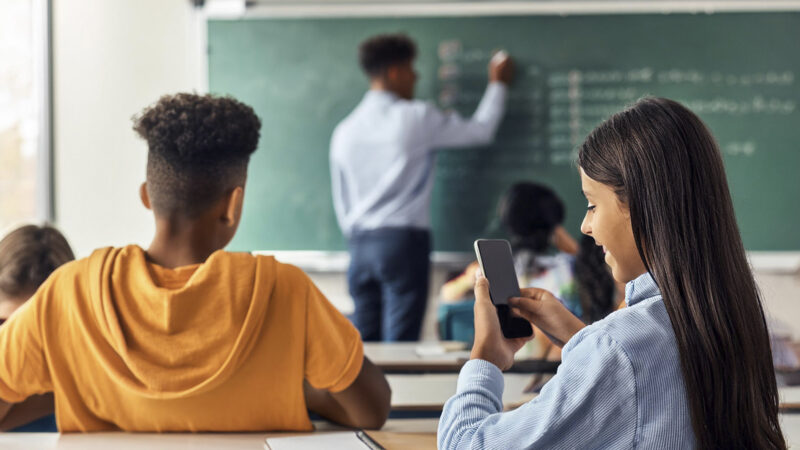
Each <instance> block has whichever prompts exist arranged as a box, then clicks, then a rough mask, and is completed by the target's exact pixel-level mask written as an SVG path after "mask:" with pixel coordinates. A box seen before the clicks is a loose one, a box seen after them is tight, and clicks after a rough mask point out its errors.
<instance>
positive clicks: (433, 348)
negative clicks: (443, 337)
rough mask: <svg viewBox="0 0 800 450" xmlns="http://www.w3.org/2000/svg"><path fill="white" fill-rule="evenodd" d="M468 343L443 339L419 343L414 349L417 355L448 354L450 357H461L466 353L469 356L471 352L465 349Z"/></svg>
mask: <svg viewBox="0 0 800 450" xmlns="http://www.w3.org/2000/svg"><path fill="white" fill-rule="evenodd" d="M465 347H466V344H465V343H463V342H455V341H443V342H434V343H425V344H421V345H418V346H417V347H416V348H415V349H414V353H416V354H417V356H421V357H425V356H448V357H453V358H457V357H461V356H463V354H464V353H466V354H467V357H469V352H468V351H465V350H464V348H465Z"/></svg>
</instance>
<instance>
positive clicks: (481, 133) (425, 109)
mask: <svg viewBox="0 0 800 450" xmlns="http://www.w3.org/2000/svg"><path fill="white" fill-rule="evenodd" d="M506 94H507V88H506V85H505V84H503V83H500V82H493V83H489V85H488V86H487V87H486V91H485V92H484V94H483V97H482V98H481V101H480V103H479V104H478V108H477V109H476V110H475V113H474V114H473V115H472V117H471V118H470V119H464V118H463V117H461V116H460V115H459V114H457V113H455V112H443V111H442V110H440V109H439V108H437V107H436V106H434V105H433V104H431V103H422V102H421V103H419V105H420V106H419V110H418V117H419V120H420V126H421V127H422V128H423V130H425V131H424V132H423V133H422V136H424V138H425V139H426V140H427V142H426V144H427V145H425V147H427V148H435V149H445V148H454V147H468V146H475V145H485V144H489V143H491V142H492V141H493V140H494V135H495V132H496V131H497V127H498V125H500V120H501V119H502V118H503V111H504V110H505V103H506Z"/></svg>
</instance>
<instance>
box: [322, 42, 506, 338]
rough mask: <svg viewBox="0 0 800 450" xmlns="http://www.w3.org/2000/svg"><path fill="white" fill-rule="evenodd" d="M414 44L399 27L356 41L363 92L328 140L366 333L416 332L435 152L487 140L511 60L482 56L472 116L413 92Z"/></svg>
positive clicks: (352, 285)
mask: <svg viewBox="0 0 800 450" xmlns="http://www.w3.org/2000/svg"><path fill="white" fill-rule="evenodd" d="M415 57H416V45H415V44H414V42H413V41H412V40H411V39H409V38H408V37H407V36H405V35H402V34H394V35H380V36H375V37H372V38H370V39H367V40H366V41H364V42H363V43H361V45H360V47H359V60H360V63H361V68H362V69H363V70H364V72H365V73H366V75H367V77H369V90H368V91H367V93H366V95H364V98H363V99H362V100H361V102H360V103H359V104H358V106H356V108H355V109H354V110H353V111H352V112H351V113H350V114H349V115H348V116H347V117H346V118H345V119H344V120H342V122H341V123H339V125H338V126H337V127H336V129H335V130H334V132H333V137H332V138H331V152H330V163H331V180H332V184H333V205H334V209H335V210H336V218H337V220H338V222H339V226H340V227H341V229H342V232H343V233H344V235H345V237H346V238H347V240H348V247H349V251H350V267H349V269H348V273H347V280H348V287H349V290H350V295H351V296H352V297H353V300H354V302H355V313H354V315H353V322H354V324H355V326H356V328H358V330H359V331H360V332H361V337H362V339H363V340H364V341H377V340H384V341H413V340H417V339H419V335H420V329H421V328H422V319H423V316H424V314H425V306H426V303H427V297H428V279H429V271H430V251H431V237H430V211H429V209H430V198H431V190H432V189H433V168H434V152H435V151H436V150H439V149H445V148H458V147H466V146H473V145H485V144H488V143H490V142H492V140H493V139H494V134H495V131H496V130H497V126H498V124H499V123H500V119H501V118H502V115H503V110H504V108H505V101H506V86H507V84H508V83H509V82H510V81H511V78H512V75H513V64H512V61H511V59H510V58H509V57H508V56H507V55H505V52H499V53H498V54H496V55H495V57H493V58H492V60H491V61H490V63H489V84H488V86H487V88H486V92H485V93H484V94H483V98H482V99H481V101H480V104H479V105H478V108H477V110H476V111H475V113H474V114H473V116H472V117H471V118H469V119H465V118H462V117H460V116H459V115H458V114H455V113H446V112H443V111H441V110H439V109H438V108H437V107H436V106H434V105H433V104H432V103H429V102H423V101H419V100H414V85H415V83H416V81H417V74H416V73H415V71H414V65H413V64H414V58H415Z"/></svg>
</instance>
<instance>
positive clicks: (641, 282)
mask: <svg viewBox="0 0 800 450" xmlns="http://www.w3.org/2000/svg"><path fill="white" fill-rule="evenodd" d="M656 296H661V291H660V290H659V289H658V285H657V284H656V280H654V279H653V276H652V275H650V272H645V273H643V274H641V275H639V276H638V277H637V278H636V279H634V280H631V281H629V282H628V283H627V284H626V285H625V303H627V304H628V306H633V305H635V304H636V303H639V302H640V301H642V300H646V299H648V298H652V297H656Z"/></svg>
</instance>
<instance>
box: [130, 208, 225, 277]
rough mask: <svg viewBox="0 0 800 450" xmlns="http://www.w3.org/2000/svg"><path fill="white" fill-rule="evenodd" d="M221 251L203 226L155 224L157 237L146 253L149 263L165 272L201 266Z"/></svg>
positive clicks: (178, 223)
mask: <svg viewBox="0 0 800 450" xmlns="http://www.w3.org/2000/svg"><path fill="white" fill-rule="evenodd" d="M220 248H221V247H220V246H219V245H218V243H217V242H216V239H215V237H214V236H213V233H211V232H210V230H209V229H208V227H205V226H203V224H202V223H196V222H192V221H188V220H187V221H174V220H173V221H170V220H158V219H157V220H156V235H155V237H154V238H153V242H151V243H150V247H149V248H148V249H147V252H146V253H147V258H148V260H150V261H151V262H154V263H156V264H158V265H159V266H162V267H166V268H168V269H174V268H176V267H181V266H189V265H192V264H201V263H203V262H205V260H206V259H207V258H208V257H209V256H211V254H212V253H214V252H215V251H217V250H219V249H220Z"/></svg>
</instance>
